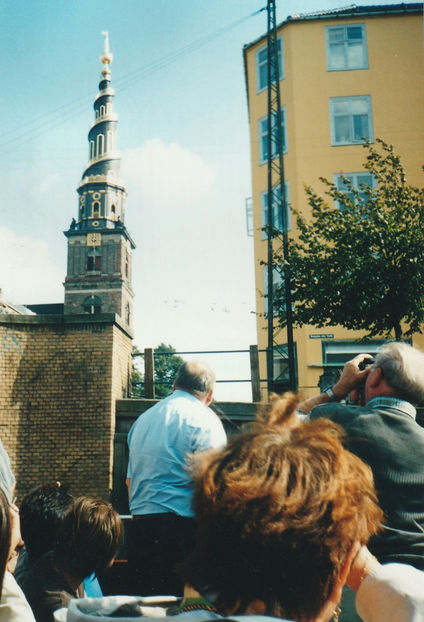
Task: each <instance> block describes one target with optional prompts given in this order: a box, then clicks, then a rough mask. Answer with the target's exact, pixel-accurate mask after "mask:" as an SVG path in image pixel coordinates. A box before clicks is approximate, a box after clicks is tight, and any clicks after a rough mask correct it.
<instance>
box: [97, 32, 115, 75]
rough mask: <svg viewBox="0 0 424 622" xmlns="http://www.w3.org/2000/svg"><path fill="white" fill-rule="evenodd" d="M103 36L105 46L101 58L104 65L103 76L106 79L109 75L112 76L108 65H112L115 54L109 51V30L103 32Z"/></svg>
mask: <svg viewBox="0 0 424 622" xmlns="http://www.w3.org/2000/svg"><path fill="white" fill-rule="evenodd" d="M102 35H103V36H104V38H105V44H104V50H103V54H102V55H101V56H100V62H101V63H103V65H104V68H103V71H102V74H103V76H104V77H106V76H107V75H110V70H109V67H108V65H110V63H111V62H112V61H113V54H112V53H111V51H110V50H109V32H108V31H107V30H103V31H102Z"/></svg>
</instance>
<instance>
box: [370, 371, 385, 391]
mask: <svg viewBox="0 0 424 622" xmlns="http://www.w3.org/2000/svg"><path fill="white" fill-rule="evenodd" d="M383 378H384V376H383V370H382V369H381V367H376V368H375V369H372V370H370V372H369V374H368V378H367V380H368V386H369V387H371V388H372V389H375V388H376V387H378V385H379V384H380V382H381V381H382V380H383Z"/></svg>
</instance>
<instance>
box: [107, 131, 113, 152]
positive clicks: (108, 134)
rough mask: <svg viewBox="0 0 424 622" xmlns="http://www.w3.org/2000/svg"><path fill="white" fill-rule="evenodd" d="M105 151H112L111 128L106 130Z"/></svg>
mask: <svg viewBox="0 0 424 622" xmlns="http://www.w3.org/2000/svg"><path fill="white" fill-rule="evenodd" d="M106 151H109V152H110V151H113V132H112V130H108V131H107V145H106Z"/></svg>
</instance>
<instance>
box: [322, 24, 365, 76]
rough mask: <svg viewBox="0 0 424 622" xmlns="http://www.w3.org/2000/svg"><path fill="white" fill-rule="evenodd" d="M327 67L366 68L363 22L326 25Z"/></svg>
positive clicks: (330, 68) (338, 68) (332, 69)
mask: <svg viewBox="0 0 424 622" xmlns="http://www.w3.org/2000/svg"><path fill="white" fill-rule="evenodd" d="M326 39H327V69H328V71H342V70H346V69H368V57H367V45H366V35H365V26H364V24H351V25H350V26H327V28H326Z"/></svg>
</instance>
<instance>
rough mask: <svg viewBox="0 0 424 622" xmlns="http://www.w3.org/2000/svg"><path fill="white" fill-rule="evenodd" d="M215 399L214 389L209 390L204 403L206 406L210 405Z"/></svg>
mask: <svg viewBox="0 0 424 622" xmlns="http://www.w3.org/2000/svg"><path fill="white" fill-rule="evenodd" d="M212 400H213V389H212V390H211V391H209V393H207V394H206V397H205V400H204V404H205V406H209V404H211V402H212Z"/></svg>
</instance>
